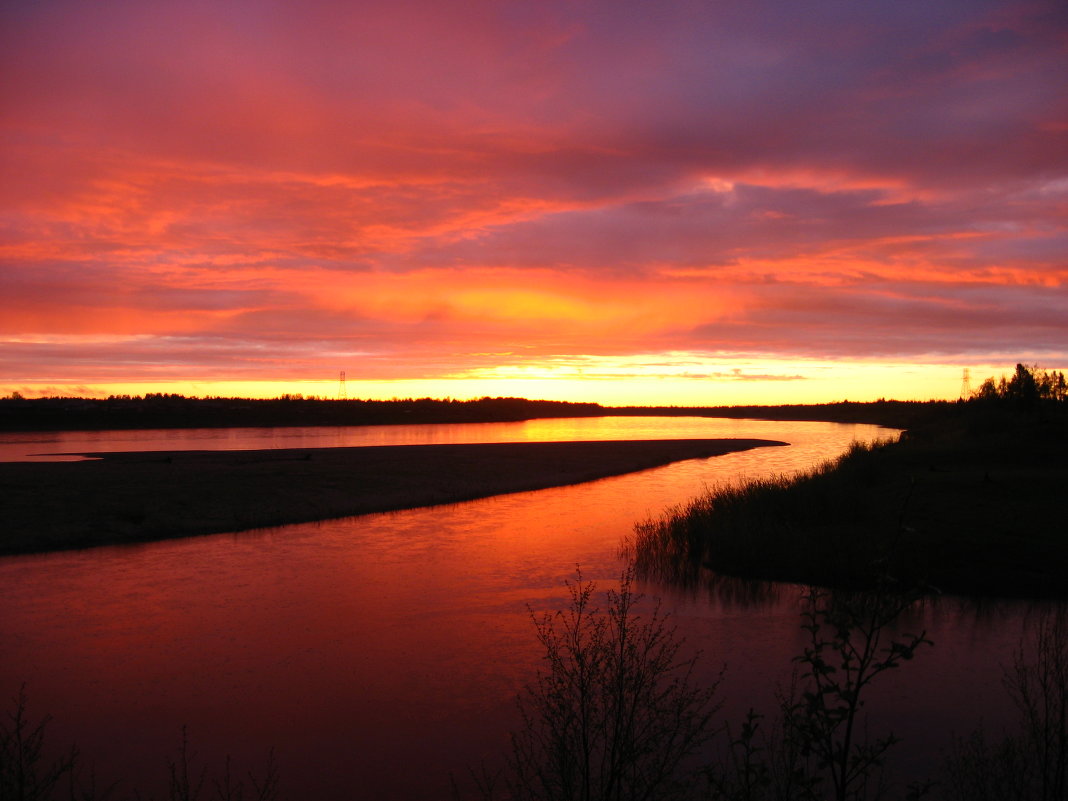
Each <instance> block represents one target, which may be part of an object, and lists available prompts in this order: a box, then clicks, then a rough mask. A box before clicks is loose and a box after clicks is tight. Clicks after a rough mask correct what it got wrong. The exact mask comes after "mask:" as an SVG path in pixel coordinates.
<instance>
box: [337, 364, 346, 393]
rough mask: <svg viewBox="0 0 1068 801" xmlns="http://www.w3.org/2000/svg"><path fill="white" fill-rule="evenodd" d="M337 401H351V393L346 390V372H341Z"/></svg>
mask: <svg viewBox="0 0 1068 801" xmlns="http://www.w3.org/2000/svg"><path fill="white" fill-rule="evenodd" d="M337 399H338V400H348V399H349V392H348V390H347V389H346V388H345V371H344V370H342V371H341V377H340V379H339V380H338V384H337Z"/></svg>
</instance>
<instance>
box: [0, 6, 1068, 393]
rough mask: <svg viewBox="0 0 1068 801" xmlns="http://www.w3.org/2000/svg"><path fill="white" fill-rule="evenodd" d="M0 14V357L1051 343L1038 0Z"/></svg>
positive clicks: (94, 364)
mask: <svg viewBox="0 0 1068 801" xmlns="http://www.w3.org/2000/svg"><path fill="white" fill-rule="evenodd" d="M0 15H2V17H0V31H2V33H0V37H2V38H0V70H2V71H3V74H4V75H5V80H4V82H3V86H2V87H0V143H2V145H3V147H2V148H0V204H2V215H0V293H2V294H0V338H5V337H6V339H5V340H4V344H3V349H4V351H5V356H4V358H3V360H2V361H0V368H2V369H0V378H3V377H4V375H5V374H8V375H11V376H14V375H16V374H17V375H19V376H21V377H22V378H20V380H23V379H26V380H28V377H32V375H33V369H34V368H33V365H34V364H35V363H38V364H41V365H49V366H50V367H49V368H48V369H53V368H54V369H55V370H57V371H60V372H62V368H63V363H64V360H66V363H67V368H68V369H69V370H71V371H73V370H74V369H75V368H77V369H78V370H82V371H83V373H84V378H79V379H78V380H79V381H84V382H85V383H86V384H88V383H90V382H92V381H96V380H98V379H97V378H96V377H94V376H95V375H96V373H94V372H93V371H94V370H96V371H98V373H99V374H100V375H104V374H106V375H107V377H109V378H114V377H116V376H119V375H120V374H127V375H132V374H133V373H135V372H137V371H141V372H142V373H144V374H146V375H157V374H166V375H177V374H182V375H188V376H194V375H197V374H203V375H209V374H210V375H215V374H225V373H227V372H229V373H231V374H237V373H239V374H241V375H248V376H255V375H268V374H269V375H272V376H275V375H278V376H281V375H286V374H291V373H300V372H304V373H314V372H318V371H321V370H322V369H323V368H324V366H325V363H326V362H329V361H330V360H332V359H333V360H334V361H336V357H335V355H336V354H340V353H350V352H359V353H362V354H365V355H366V358H367V359H370V360H375V359H379V360H381V364H380V366H378V367H376V368H375V369H380V370H383V371H385V372H386V373H389V374H390V375H393V374H395V373H397V374H399V373H402V372H404V371H409V372H410V373H411V374H412V375H416V374H418V375H420V376H422V375H427V374H442V373H448V372H450V371H451V372H456V371H462V370H463V369H465V368H467V367H469V366H471V365H472V364H476V363H477V364H480V365H481V364H482V363H483V362H482V359H483V357H475V356H473V355H472V354H477V353H496V352H501V351H507V352H519V351H520V350H521V349H525V350H524V351H523V352H524V353H526V354H527V355H529V356H531V357H534V356H541V357H545V358H548V357H549V356H566V355H567V354H604V355H625V354H627V353H646V352H649V351H650V350H656V349H662V350H665V351H668V350H680V349H695V350H712V349H714V350H718V351H730V350H732V349H734V350H737V351H739V352H743V351H744V352H754V351H760V352H765V353H769V354H774V355H776V356H780V357H789V356H791V355H796V356H799V357H800V356H804V357H811V356H814V355H823V356H826V357H829V358H854V359H863V358H865V357H872V358H875V357H882V356H885V355H887V354H892V355H895V356H900V357H901V358H905V359H908V358H915V359H927V358H930V354H932V353H947V354H961V353H968V354H980V353H987V354H1005V353H1006V352H1010V351H1013V350H1014V349H1024V348H1031V349H1037V350H1038V351H1041V352H1043V353H1047V354H1049V356H1050V358H1051V359H1053V360H1061V361H1062V362H1063V361H1064V360H1066V359H1068V345H1066V344H1065V343H1068V331H1066V330H1065V327H1064V324H1062V323H1061V322H1060V320H1064V319H1068V299H1066V296H1065V286H1066V278H1068V264H1066V262H1065V259H1064V255H1063V254H1064V253H1065V252H1068V225H1066V222H1065V221H1066V220H1068V172H1065V168H1064V166H1063V165H1065V164H1068V136H1066V133H1065V132H1066V130H1068V128H1066V126H1068V94H1066V93H1065V92H1064V90H1063V77H1064V74H1065V68H1066V67H1068V57H1066V56H1065V52H1066V51H1065V48H1064V43H1065V41H1066V36H1068V18H1066V15H1065V14H1064V12H1063V9H1062V8H1061V7H1060V6H1059V5H1058V4H1057V3H1055V2H1053V0H1048V2H1042V1H1041V0H1040V1H1039V2H1031V3H1024V2H1014V1H1013V0H1005V1H1001V0H983V2H979V3H976V2H971V1H970V0H969V1H968V2H965V1H964V0H960V2H949V3H944V4H939V5H938V6H937V7H935V6H932V5H931V4H927V3H909V2H906V3H897V4H883V5H878V4H874V5H873V4H869V5H864V6H856V7H854V8H851V9H848V10H846V11H843V9H842V8H841V7H839V6H832V5H830V4H824V3H820V2H817V3H811V4H806V5H805V6H804V7H802V6H798V5H796V4H791V3H786V2H766V3H758V4H746V5H736V6H730V5H726V6H725V5H722V4H720V5H716V4H712V5H705V4H691V3H681V2H680V3H674V2H669V3H662V4H654V5H650V4H648V3H639V2H631V1H630V0H625V1H624V2H613V3H603V2H599V0H598V1H596V2H590V3H582V4H575V3H564V2H559V3H557V2H547V3H539V4H501V3H490V2H478V3H471V4H464V5H462V6H448V5H443V4H434V3H429V2H422V1H421V0H404V1H403V2H397V3H390V4H387V5H374V6H370V7H364V5H356V6H353V5H351V4H342V3H332V2H311V3H304V4H299V5H294V4H288V3H266V4H252V3H248V2H240V1H239V2H234V3H227V4H223V5H220V4H217V3H207V2H193V3H187V4H178V5H175V4H170V3H162V2H136V3H134V2H116V3H108V4H104V5H100V4H89V3H82V2H77V1H76V0H68V1H67V2H63V1H62V0H57V2H52V3H48V4H7V5H6V6H4V8H3V9H2V10H0ZM31 335H32V336H31ZM108 335H113V336H114V337H116V339H114V341H109V342H106V343H104V342H102V341H101V340H100V339H99V338H100V337H105V338H106V337H107V336H108ZM49 336H53V337H55V336H78V337H84V339H70V340H63V341H62V342H60V341H53V340H49V339H48V337H49ZM34 337H36V339H34ZM94 337H95V339H94ZM265 352H270V353H274V354H276V355H275V356H270V357H266V356H263V355H262V354H263V353H265ZM322 354H325V355H322ZM387 360H391V361H389V364H390V365H391V366H386V362H387ZM83 368H84V369H83ZM42 369H44V368H42ZM124 371H125V373H124ZM42 380H44V379H42Z"/></svg>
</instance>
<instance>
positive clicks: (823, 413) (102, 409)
mask: <svg viewBox="0 0 1068 801" xmlns="http://www.w3.org/2000/svg"><path fill="white" fill-rule="evenodd" d="M952 405H953V404H951V403H949V402H946V401H926V402H918V401H889V400H878V401H873V402H870V403H856V402H850V401H842V402H838V403H825V404H810V405H800V404H795V405H785V406H702V407H691V406H625V407H610V406H602V405H601V404H599V403H569V402H565V401H546V400H527V399H525V398H489V397H486V398H479V399H477V400H466V401H460V400H451V399H445V400H440V399H433V398H406V399H393V400H355V399H353V400H328V399H324V398H305V397H302V396H300V395H284V396H282V397H280V398H271V399H249V398H188V397H185V396H183V395H166V394H154V393H149V394H148V395H145V396H144V397H140V396H132V397H131V396H129V395H116V396H111V397H109V398H106V399H90V398H33V399H30V398H23V397H20V396H18V395H17V394H16V395H13V396H11V397H7V398H0V430H6V431H61V430H67V431H77V430H104V429H134V428H224V427H270V426H339V425H345V426H350V425H397V424H404V423H493V422H513V421H519V420H532V419H537V418H551V417H603V416H619V417H635V416H657V417H687V416H699V417H734V418H742V417H747V418H758V419H763V420H825V421H830V422H843V423H873V424H879V425H886V426H892V427H895V428H910V427H912V426H913V425H917V424H920V423H923V422H926V421H927V420H930V419H931V418H932V417H933V416H935V415H937V414H939V413H940V412H943V411H944V410H945V409H946V408H947V407H950V406H952Z"/></svg>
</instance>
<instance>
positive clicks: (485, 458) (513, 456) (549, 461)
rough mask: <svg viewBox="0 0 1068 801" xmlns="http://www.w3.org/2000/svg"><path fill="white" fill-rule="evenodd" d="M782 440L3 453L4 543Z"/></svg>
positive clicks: (405, 501) (358, 504)
mask: <svg viewBox="0 0 1068 801" xmlns="http://www.w3.org/2000/svg"><path fill="white" fill-rule="evenodd" d="M785 444H786V443H783V442H776V441H772V440H758V439H684V440H638V441H598V442H530V443H490V444H470V445H398V446H380V447H365V448H316V449H293V450H289V449H286V450H258V451H153V452H124V453H93V454H85V455H87V456H93V457H98V458H96V459H94V460H92V461H82V462H35V463H0V515H2V519H3V520H4V522H5V524H6V525H5V528H4V532H3V534H2V535H0V553H6V554H14V553H31V552H39V551H51V550H59V549H67V548H83V547H90V546H94V545H106V544H117V543H134V542H146V541H151V540H159V539H168V538H172V537H185V536H191V535H196V534H211V533H221V532H229V531H242V530H246V529H252V528H263V527H268V526H278V525H284V524H288V523H301V522H308V521H313V520H325V519H328V518H334V517H346V516H350V515H359V514H367V513H371V512H385V511H391V510H397V509H410V508H414V507H417V506H431V505H434V504H442V503H453V502H456V501H464V500H472V499H475V498H483V497H487V496H490V495H499V494H502V493H508V492H523V491H527V490H536V489H545V488H547V487H555V486H562V485H566V484H577V483H580V482H583V481H592V480H594V479H598V478H604V477H606V476H613V475H621V474H623V473H631V472H635V471H638V470H646V469H649V468H652V467H658V466H660V465H664V464H669V463H671V462H677V461H682V460H686V459H705V458H709V457H712V456H720V455H722V454H725V453H731V452H733V451H741V450H748V449H751V448H759V447H765V446H771V445H785Z"/></svg>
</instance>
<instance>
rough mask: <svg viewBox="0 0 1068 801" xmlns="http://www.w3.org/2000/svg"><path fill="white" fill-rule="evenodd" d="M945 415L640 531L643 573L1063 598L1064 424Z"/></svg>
mask: <svg viewBox="0 0 1068 801" xmlns="http://www.w3.org/2000/svg"><path fill="white" fill-rule="evenodd" d="M1063 406H1064V404H1056V405H1052V406H1045V407H1033V408H1032V409H1031V410H1030V412H1029V413H1020V410H1019V407H1016V406H1008V405H1007V404H990V403H986V402H975V403H967V404H960V405H959V406H958V407H954V408H953V409H952V410H951V413H948V412H947V414H946V415H945V416H944V417H943V418H942V419H940V420H937V421H934V422H930V423H928V424H927V425H925V426H924V427H922V428H918V429H914V430H912V431H909V432H906V434H904V435H903V436H902V437H901V439H900V440H899V441H896V442H883V443H877V444H872V445H860V444H855V445H854V446H853V447H851V448H850V450H849V451H848V452H847V453H846V454H844V455H843V456H842V457H841V458H839V459H837V460H835V461H833V462H829V463H826V464H824V465H822V466H820V467H818V468H816V469H814V470H812V471H810V472H808V473H806V474H804V475H801V476H797V477H792V478H789V477H785V476H781V477H779V478H772V479H762V480H757V481H752V482H749V483H747V484H744V485H741V486H720V487H716V488H714V489H712V490H711V491H709V492H708V493H707V494H706V495H704V496H702V497H700V498H697V499H695V500H693V501H691V502H690V503H689V504H687V505H686V506H683V507H679V508H677V509H674V510H671V511H669V512H668V513H667V514H665V515H664V516H663V517H661V518H659V519H655V520H649V521H645V522H642V523H639V524H638V525H637V526H636V530H635V536H634V538H633V540H632V542H631V544H630V546H629V551H630V553H631V555H632V557H633V559H634V561H635V565H636V567H637V569H638V570H639V572H640V573H641V574H643V575H647V576H656V577H659V578H662V579H665V578H666V579H672V580H675V581H677V582H681V583H684V584H693V583H695V582H700V581H704V580H705V579H706V578H707V574H708V572H709V571H715V572H718V573H725V574H730V575H736V576H745V577H750V578H760V579H771V580H784V581H797V582H803V583H809V584H818V585H822V586H831V587H845V588H864V587H870V586H873V584H874V582H876V581H879V580H882V579H884V578H886V577H890V578H891V579H893V580H895V581H897V582H900V583H902V584H905V585H910V586H925V587H929V588H934V589H938V590H942V591H947V592H954V593H961V594H971V595H1002V596H1056V595H1064V594H1065V593H1066V592H1068V536H1066V535H1065V528H1064V507H1063V500H1062V499H1063V493H1064V488H1065V487H1066V486H1068V462H1066V460H1065V458H1064V454H1065V453H1066V449H1068V414H1066V413H1065V409H1064V408H1063Z"/></svg>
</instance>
